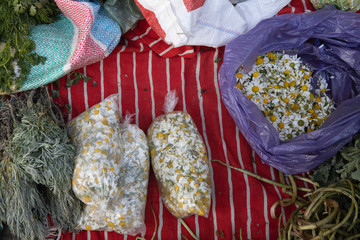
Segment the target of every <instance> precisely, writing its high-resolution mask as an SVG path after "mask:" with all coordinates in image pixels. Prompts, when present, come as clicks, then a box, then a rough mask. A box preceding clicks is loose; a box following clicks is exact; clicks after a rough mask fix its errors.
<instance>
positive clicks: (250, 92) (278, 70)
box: [236, 52, 335, 141]
mask: <svg viewBox="0 0 360 240" xmlns="http://www.w3.org/2000/svg"><path fill="white" fill-rule="evenodd" d="M236 77H237V83H236V87H237V88H238V89H239V90H241V92H242V93H243V94H245V95H246V96H247V97H248V98H249V99H250V100H251V101H252V102H253V103H255V104H256V105H257V106H258V107H259V109H260V110H261V112H262V113H263V114H264V116H265V117H266V118H267V119H268V120H269V121H270V122H271V123H272V125H273V126H274V127H275V129H276V130H277V131H278V132H279V137H280V140H282V141H285V140H288V139H292V138H294V137H296V136H299V135H300V134H302V133H306V132H311V131H314V130H317V129H319V128H320V126H321V124H322V123H323V122H324V121H325V120H326V119H327V117H328V116H329V115H330V113H331V112H332V111H333V110H334V109H335V107H334V102H333V101H332V100H331V99H330V98H329V97H328V96H327V94H326V92H327V91H328V90H329V89H328V84H327V82H326V80H325V79H324V78H322V77H321V76H320V77H319V81H318V82H317V88H313V80H312V72H311V70H310V69H309V67H308V66H306V65H305V64H304V63H303V62H302V60H301V59H300V58H299V57H297V56H296V55H289V54H284V53H277V52H276V53H273V52H269V53H267V54H264V55H262V56H259V57H258V58H257V60H256V63H255V64H254V65H253V67H252V70H251V71H249V72H247V73H245V72H244V69H242V68H240V69H239V70H238V72H237V74H236Z"/></svg>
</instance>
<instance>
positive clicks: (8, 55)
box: [0, 0, 60, 93]
mask: <svg viewBox="0 0 360 240" xmlns="http://www.w3.org/2000/svg"><path fill="white" fill-rule="evenodd" d="M59 13H60V10H59V8H58V7H57V6H56V4H55V2H54V1H53V0H38V1H33V0H2V1H0V22H1V24H0V93H1V92H14V91H16V90H18V89H19V88H20V87H21V86H22V84H23V82H24V81H25V80H26V78H27V75H28V74H29V73H30V69H31V66H35V65H38V64H40V63H44V62H45V60H46V58H45V57H42V56H39V55H38V54H37V53H36V52H34V50H35V47H36V45H35V43H34V41H32V40H31V39H30V34H31V30H32V28H33V27H34V26H36V25H39V24H48V23H52V22H54V21H56V20H57V16H58V15H59Z"/></svg>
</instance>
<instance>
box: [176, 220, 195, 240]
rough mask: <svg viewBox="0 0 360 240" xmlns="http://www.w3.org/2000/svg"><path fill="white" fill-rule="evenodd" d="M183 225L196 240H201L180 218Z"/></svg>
mask: <svg viewBox="0 0 360 240" xmlns="http://www.w3.org/2000/svg"><path fill="white" fill-rule="evenodd" d="M179 220H180V222H181V224H182V225H183V226H184V227H185V228H186V230H187V231H188V232H189V233H190V235H191V236H192V237H193V238H194V239H195V240H199V239H198V238H197V237H196V235H195V234H194V233H193V232H192V231H191V229H190V228H189V227H188V225H186V223H185V222H184V220H182V218H179Z"/></svg>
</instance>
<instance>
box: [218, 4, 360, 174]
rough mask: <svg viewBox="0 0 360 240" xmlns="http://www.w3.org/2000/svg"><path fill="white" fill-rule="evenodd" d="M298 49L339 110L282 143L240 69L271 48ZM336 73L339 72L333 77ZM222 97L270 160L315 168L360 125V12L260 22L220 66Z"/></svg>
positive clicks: (286, 168) (291, 170) (287, 168)
mask: <svg viewBox="0 0 360 240" xmlns="http://www.w3.org/2000/svg"><path fill="white" fill-rule="evenodd" d="M283 50H287V51H286V53H289V54H298V56H300V57H301V59H302V60H303V61H304V62H305V63H306V64H308V65H309V66H310V68H311V69H312V71H313V73H314V74H313V76H314V77H313V83H315V82H316V81H317V80H316V79H317V76H319V75H322V76H323V77H325V79H326V80H327V82H328V85H329V88H330V89H331V91H330V93H329V96H330V97H331V98H332V99H333V100H334V101H335V103H336V110H335V111H334V112H333V113H332V114H331V115H330V116H329V118H328V119H327V120H326V121H325V122H324V123H323V125H322V126H321V128H320V129H319V130H316V131H313V132H310V133H304V134H302V135H300V136H298V137H295V138H293V139H291V140H287V141H285V142H281V141H280V138H279V134H278V132H277V130H276V129H275V128H274V127H273V126H272V124H271V123H270V122H269V121H268V120H267V119H266V118H265V116H264V115H263V114H262V113H261V111H260V110H259V108H258V107H257V106H256V105H255V104H254V103H253V102H251V100H249V99H248V98H247V97H246V96H245V95H244V94H242V92H241V91H239V89H237V88H236V77H235V74H236V71H237V70H238V68H239V67H240V66H244V69H248V70H250V68H251V66H252V65H253V64H254V63H255V60H256V58H257V56H260V55H262V54H265V53H267V52H270V51H283ZM332 76H333V77H332ZM219 83H220V89H221V94H222V99H223V102H224V104H225V105H226V107H227V109H228V111H229V113H230V114H231V116H232V118H233V119H234V121H235V123H236V125H237V126H238V128H239V129H240V131H241V132H242V134H243V135H244V136H245V138H246V139H247V141H248V142H249V144H250V146H251V147H252V148H253V149H254V150H255V151H256V153H257V154H258V155H259V156H260V157H261V159H262V160H263V162H264V163H266V164H269V165H270V166H272V167H275V168H277V169H278V170H280V171H282V172H284V173H286V174H296V173H301V172H306V171H309V170H312V169H313V168H315V167H316V166H318V165H320V164H321V163H323V162H324V161H326V160H328V159H329V158H331V157H332V156H333V155H335V154H336V152H337V151H339V150H340V148H341V147H342V146H343V145H345V144H346V143H347V142H349V141H350V140H351V138H352V136H353V135H354V134H355V133H356V132H358V131H359V130H360V94H359V92H360V14H357V13H351V12H343V11H338V10H334V9H332V8H331V9H329V8H328V9H323V10H320V11H316V12H312V13H301V14H286V15H280V16H276V17H273V18H270V19H267V20H264V21H262V22H260V23H259V24H258V25H257V26H256V27H255V28H253V29H252V30H251V31H249V32H248V33H246V34H244V35H241V36H239V37H238V38H236V39H234V40H233V41H232V42H230V43H229V44H227V45H226V47H225V55H224V62H223V64H222V66H221V68H220V71H219Z"/></svg>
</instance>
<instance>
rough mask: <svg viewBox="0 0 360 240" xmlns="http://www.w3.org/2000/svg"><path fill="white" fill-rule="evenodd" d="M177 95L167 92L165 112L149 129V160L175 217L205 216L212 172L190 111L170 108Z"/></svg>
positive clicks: (161, 191) (208, 206) (173, 92)
mask: <svg viewBox="0 0 360 240" xmlns="http://www.w3.org/2000/svg"><path fill="white" fill-rule="evenodd" d="M177 100H178V98H177V97H176V92H175V91H172V92H170V93H168V95H167V96H166V99H165V105H164V112H165V114H164V115H161V116H159V117H157V118H156V119H155V120H154V122H153V123H152V124H151V126H150V128H149V129H148V139H149V145H150V154H151V164H152V167H153V170H154V173H155V177H156V179H157V181H158V184H159V188H160V193H161V197H162V200H163V202H164V204H165V206H166V208H167V209H168V210H169V211H170V212H171V213H172V214H173V215H174V216H176V217H179V218H183V217H188V216H191V215H194V214H197V215H199V216H208V213H209V210H210V203H211V178H210V177H211V176H210V170H209V161H208V158H207V153H206V148H205V144H204V142H203V140H202V138H201V136H200V134H199V132H198V130H197V128H196V126H195V123H194V122H193V120H192V118H191V117H190V115H189V114H187V113H185V112H182V111H173V110H174V108H175V106H176V103H177Z"/></svg>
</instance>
